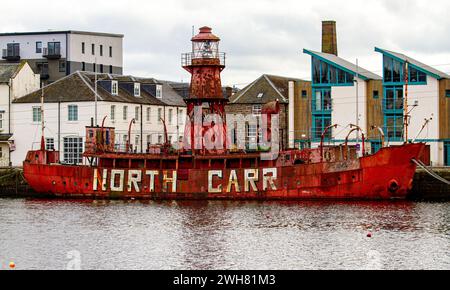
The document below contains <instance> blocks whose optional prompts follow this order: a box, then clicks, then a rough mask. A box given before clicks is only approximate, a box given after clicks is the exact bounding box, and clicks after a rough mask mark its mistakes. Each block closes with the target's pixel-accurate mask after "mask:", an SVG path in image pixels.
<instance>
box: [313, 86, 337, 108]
mask: <svg viewBox="0 0 450 290" xmlns="http://www.w3.org/2000/svg"><path fill="white" fill-rule="evenodd" d="M312 107H313V111H316V112H323V111H326V112H329V111H331V109H332V106H331V88H315V89H314V90H313V100H312Z"/></svg>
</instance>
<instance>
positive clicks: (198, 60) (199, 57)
mask: <svg viewBox="0 0 450 290" xmlns="http://www.w3.org/2000/svg"><path fill="white" fill-rule="evenodd" d="M208 60H209V61H208ZM205 63H211V64H218V65H220V66H225V53H224V52H208V53H201V52H188V53H183V54H182V55H181V66H183V67H188V66H192V65H193V64H194V65H196V64H205Z"/></svg>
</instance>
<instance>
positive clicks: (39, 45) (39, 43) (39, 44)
mask: <svg viewBox="0 0 450 290" xmlns="http://www.w3.org/2000/svg"><path fill="white" fill-rule="evenodd" d="M36 53H42V41H36Z"/></svg>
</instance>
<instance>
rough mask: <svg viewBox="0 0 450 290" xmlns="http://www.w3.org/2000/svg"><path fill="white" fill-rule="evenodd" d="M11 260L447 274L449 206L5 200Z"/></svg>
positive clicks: (4, 235) (0, 231) (51, 265)
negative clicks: (411, 270)
mask: <svg viewBox="0 0 450 290" xmlns="http://www.w3.org/2000/svg"><path fill="white" fill-rule="evenodd" d="M369 232H371V233H372V234H373V236H372V237H371V238H368V237H367V234H368V233H369ZM10 261H14V262H15V264H16V267H17V269H66V268H82V269H373V268H374V269H450V203H412V202H293V203H280V202H265V203H258V202H160V203H158V202H147V203H142V202H137V201H136V202H118V201H117V202H101V201H100V202H92V201H87V202H81V201H55V200H50V201H48V200H47V201H42V200H23V199H15V200H12V199H0V265H1V267H2V268H3V269H5V268H7V265H8V264H9V262H10Z"/></svg>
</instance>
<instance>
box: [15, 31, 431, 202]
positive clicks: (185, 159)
mask: <svg viewBox="0 0 450 290" xmlns="http://www.w3.org/2000/svg"><path fill="white" fill-rule="evenodd" d="M192 43H193V50H192V52H191V53H188V54H184V55H183V58H182V65H183V67H184V68H185V69H186V70H187V71H189V72H190V73H191V74H192V79H191V88H190V94H189V97H188V99H187V100H186V103H187V107H188V122H187V124H186V128H185V135H184V140H183V143H184V145H185V147H184V148H182V149H179V150H178V151H174V150H171V148H170V145H169V144H168V143H167V140H166V142H165V144H164V145H163V146H160V147H152V148H149V153H130V152H129V150H128V149H127V150H126V152H116V151H115V149H114V146H113V144H114V128H111V127H104V126H103V125H102V127H92V126H91V127H87V128H86V146H85V153H84V157H85V160H87V162H86V163H87V164H88V165H67V164H60V162H59V152H56V151H47V150H45V146H42V147H41V149H40V150H36V151H30V152H28V154H27V157H26V160H25V161H24V165H23V166H24V175H25V178H26V180H27V181H28V183H29V185H30V186H31V187H32V188H33V189H34V190H35V191H36V192H38V193H42V194H45V195H46V196H48V195H49V194H50V195H54V196H58V197H68V198H136V199H232V200H247V199H259V200H268V199H279V200H288V199H305V198H314V199H319V198H339V199H392V198H405V197H406V195H407V192H408V190H410V189H411V187H412V180H413V176H414V173H415V170H416V165H415V163H413V162H411V160H412V159H420V158H421V156H422V154H423V152H424V151H425V144H423V143H416V144H404V145H401V146H392V147H386V148H382V149H381V150H380V151H379V152H377V153H376V154H373V155H366V154H365V152H364V150H365V149H364V146H362V147H363V154H362V155H363V156H362V157H359V156H358V153H357V149H356V147H355V146H348V145H347V143H345V144H344V145H340V146H332V147H326V146H324V145H323V144H321V146H320V147H319V148H316V149H305V150H289V151H279V150H277V151H276V152H274V153H268V152H250V153H248V152H245V151H244V150H240V151H239V150H231V149H230V148H228V146H227V144H228V143H227V127H226V125H225V104H226V102H227V100H226V99H225V98H224V96H223V93H222V86H221V81H220V72H221V71H222V70H223V69H224V67H225V63H224V61H225V56H224V54H222V53H219V50H218V43H219V38H218V37H217V36H215V35H213V34H212V33H211V29H210V28H208V27H202V28H201V29H200V33H199V34H198V35H197V36H195V37H193V38H192ZM277 112H279V104H278V103H277V102H274V103H269V104H267V105H265V106H264V107H263V108H262V113H263V114H264V116H265V118H267V119H266V120H267V123H268V124H269V126H268V128H267V129H266V130H264V131H263V136H264V137H263V138H264V139H266V140H268V141H271V139H272V138H273V137H274V136H273V135H274V132H273V131H272V130H271V126H270V124H271V123H272V117H273V115H274V114H276V113H277ZM211 114H215V115H216V116H218V118H216V119H214V120H213V121H210V122H207V121H206V118H207V116H208V115H211ZM358 130H360V128H358ZM324 134H325V132H324ZM128 136H129V135H128ZM166 138H167V137H166ZM208 138H209V140H210V141H211V142H212V143H214V144H215V146H213V147H211V146H208V144H205V143H206V142H205V140H208ZM186 144H187V145H189V146H186ZM363 144H364V140H363ZM263 153H264V154H263ZM268 157H272V158H268Z"/></svg>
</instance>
